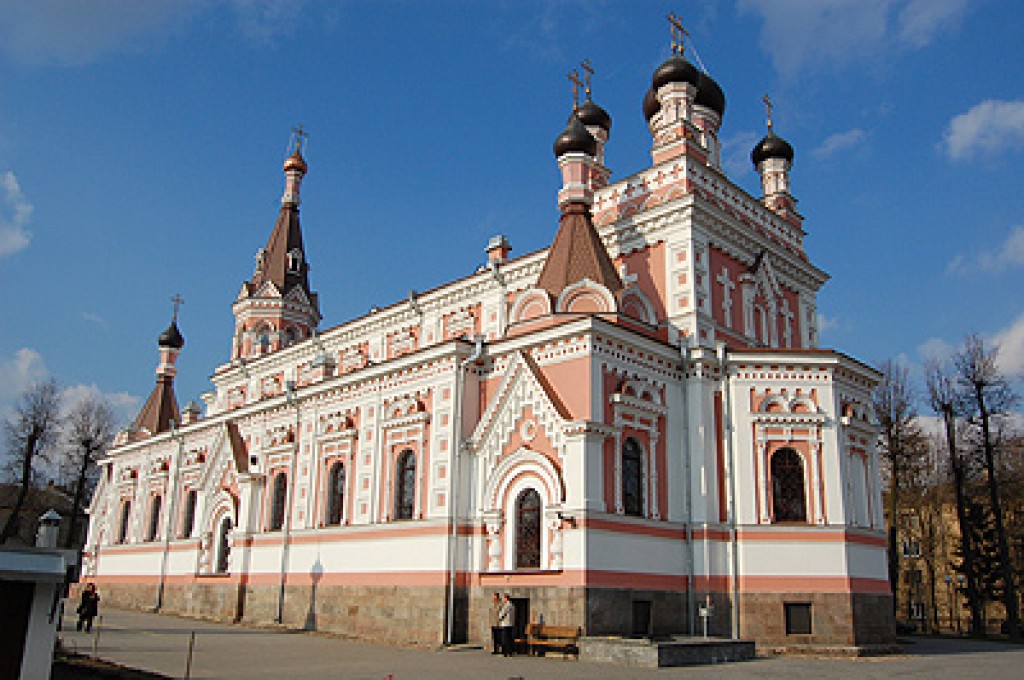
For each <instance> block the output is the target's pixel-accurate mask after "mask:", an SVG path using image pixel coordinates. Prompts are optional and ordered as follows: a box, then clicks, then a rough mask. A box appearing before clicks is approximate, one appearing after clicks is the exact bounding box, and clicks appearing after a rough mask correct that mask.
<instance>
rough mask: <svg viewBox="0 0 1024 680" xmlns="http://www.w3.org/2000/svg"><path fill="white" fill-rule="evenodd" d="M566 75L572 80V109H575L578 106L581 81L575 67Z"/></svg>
mask: <svg viewBox="0 0 1024 680" xmlns="http://www.w3.org/2000/svg"><path fill="white" fill-rule="evenodd" d="M566 77H567V78H568V79H569V80H570V81H571V82H572V110H573V111H575V110H576V109H578V108H579V107H580V87H582V85H583V81H582V80H580V74H579V71H577V70H576V69H573V70H571V71H569V73H568V74H567V75H566Z"/></svg>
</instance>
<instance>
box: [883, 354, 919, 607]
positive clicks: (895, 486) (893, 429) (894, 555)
mask: <svg viewBox="0 0 1024 680" xmlns="http://www.w3.org/2000/svg"><path fill="white" fill-rule="evenodd" d="M880 368H881V371H882V382H881V383H879V385H878V387H877V388H875V392H874V394H873V395H872V399H873V402H874V408H875V415H876V416H877V418H878V422H879V424H880V425H881V427H882V432H881V437H882V441H881V444H882V446H881V448H882V455H883V458H884V460H885V461H886V463H887V464H888V468H889V508H890V510H889V585H890V587H891V588H892V593H893V614H896V612H897V609H898V605H897V602H896V600H897V594H898V593H899V582H900V553H899V507H900V505H899V502H900V501H899V497H900V487H901V486H903V485H904V484H905V482H906V477H907V473H908V472H909V470H910V468H911V463H912V460H911V459H912V458H913V456H914V455H915V454H916V453H917V452H918V451H920V447H919V446H917V445H916V444H917V443H918V442H917V441H916V440H920V439H921V431H920V429H919V428H918V427H917V424H916V423H915V418H916V417H917V412H916V410H915V409H914V397H913V393H912V391H911V389H910V383H909V380H908V379H907V369H906V367H905V366H901V365H899V364H897V363H895V362H893V361H892V360H891V359H890V360H888V361H886V362H885V363H884V364H882V366H881V367H880Z"/></svg>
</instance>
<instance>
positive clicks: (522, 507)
mask: <svg viewBox="0 0 1024 680" xmlns="http://www.w3.org/2000/svg"><path fill="white" fill-rule="evenodd" d="M516 569H540V494H538V493H537V492H536V491H535V490H534V489H526V490H525V491H523V492H522V493H521V494H519V497H518V498H517V499H516Z"/></svg>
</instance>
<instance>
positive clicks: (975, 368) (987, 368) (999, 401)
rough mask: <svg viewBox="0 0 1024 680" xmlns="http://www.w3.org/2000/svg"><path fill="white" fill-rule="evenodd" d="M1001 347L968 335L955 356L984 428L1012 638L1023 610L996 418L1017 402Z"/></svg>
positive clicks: (969, 404)
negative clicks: (999, 469)
mask: <svg viewBox="0 0 1024 680" xmlns="http://www.w3.org/2000/svg"><path fill="white" fill-rule="evenodd" d="M997 355H998V349H988V348H986V347H985V342H984V341H983V340H982V339H981V338H980V337H978V336H976V335H971V336H968V337H967V339H966V340H965V341H964V348H963V350H962V351H960V352H957V353H956V354H955V355H954V356H953V365H954V366H955V368H956V373H957V375H956V380H957V383H958V386H959V388H960V389H959V392H960V397H961V400H962V402H963V405H964V407H965V409H969V411H968V412H969V413H970V414H971V417H972V419H973V420H975V421H976V424H977V425H978V426H980V428H981V441H982V450H983V452H984V454H985V472H986V475H987V480H986V481H987V482H988V495H989V503H990V505H991V512H992V518H993V520H994V522H995V530H996V542H997V544H998V546H997V547H998V550H999V562H1000V567H1001V571H1002V579H1003V604H1004V606H1005V607H1006V621H1007V624H1008V625H1007V627H1008V628H1009V632H1010V638H1011V639H1020V636H1021V630H1020V609H1019V602H1018V600H1017V584H1016V575H1015V573H1014V569H1013V563H1012V562H1011V558H1010V545H1009V542H1008V541H1007V540H1006V527H1005V525H1004V523H1003V506H1002V504H1001V502H1000V499H999V481H998V478H997V476H996V451H995V442H994V433H993V431H992V426H993V423H992V418H993V416H997V415H1000V414H1005V413H1006V412H1007V411H1009V410H1010V409H1011V408H1012V407H1013V405H1014V403H1015V402H1016V395H1014V393H1013V391H1012V390H1011V389H1010V383H1009V380H1007V378H1006V376H1005V375H1003V374H1002V373H1001V372H1000V371H999V368H998V366H997V365H996V356H997Z"/></svg>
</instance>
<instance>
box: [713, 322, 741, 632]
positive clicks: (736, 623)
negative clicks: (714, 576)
mask: <svg viewBox="0 0 1024 680" xmlns="http://www.w3.org/2000/svg"><path fill="white" fill-rule="evenodd" d="M718 365H719V367H720V368H721V371H722V431H723V433H724V434H725V450H726V458H727V460H728V461H729V543H730V548H731V556H732V603H731V605H732V606H731V609H732V639H733V640H738V639H739V637H740V602H739V595H740V585H739V582H740V579H739V576H740V573H739V546H738V545H737V540H736V458H735V454H734V452H733V447H732V433H733V428H732V399H731V397H730V392H729V350H728V348H727V347H726V345H725V343H724V342H722V343H719V345H718Z"/></svg>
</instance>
